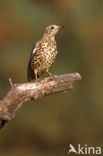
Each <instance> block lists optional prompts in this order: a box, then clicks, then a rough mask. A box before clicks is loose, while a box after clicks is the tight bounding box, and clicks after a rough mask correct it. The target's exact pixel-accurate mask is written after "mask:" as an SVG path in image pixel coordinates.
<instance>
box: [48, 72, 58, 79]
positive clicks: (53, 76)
mask: <svg viewBox="0 0 103 156" xmlns="http://www.w3.org/2000/svg"><path fill="white" fill-rule="evenodd" d="M46 73H47V74H48V75H49V76H51V79H55V78H56V75H53V74H52V73H50V72H49V71H48V70H47V71H46Z"/></svg>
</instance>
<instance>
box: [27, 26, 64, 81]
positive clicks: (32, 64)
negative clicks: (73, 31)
mask: <svg viewBox="0 0 103 156" xmlns="http://www.w3.org/2000/svg"><path fill="white" fill-rule="evenodd" d="M61 28H63V26H59V25H49V26H48V27H47V28H46V29H45V31H44V33H43V36H42V38H41V40H39V41H38V42H37V43H36V45H35V46H34V48H33V50H32V53H31V56H30V59H29V63H28V73H27V80H28V81H32V80H34V79H38V78H39V77H40V75H41V74H42V73H45V72H46V73H48V74H49V75H50V76H51V75H52V74H51V73H50V72H49V68H50V67H51V66H52V64H53V63H54V61H55V58H56V55H57V44H56V41H55V35H56V34H57V33H58V31H59V30H60V29H61Z"/></svg>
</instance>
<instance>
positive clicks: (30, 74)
mask: <svg viewBox="0 0 103 156" xmlns="http://www.w3.org/2000/svg"><path fill="white" fill-rule="evenodd" d="M33 49H34V47H33ZM33 49H32V52H31V54H30V58H29V62H28V70H27V81H31V80H33V79H35V74H34V71H33V70H32V68H31V61H32V57H33Z"/></svg>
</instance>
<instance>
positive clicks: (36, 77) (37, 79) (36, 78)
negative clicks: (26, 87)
mask: <svg viewBox="0 0 103 156" xmlns="http://www.w3.org/2000/svg"><path fill="white" fill-rule="evenodd" d="M34 72H35V80H36V81H37V82H41V80H40V79H39V78H38V73H37V70H35V71H34Z"/></svg>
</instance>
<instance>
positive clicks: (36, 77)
mask: <svg viewBox="0 0 103 156" xmlns="http://www.w3.org/2000/svg"><path fill="white" fill-rule="evenodd" d="M34 73H35V79H36V80H37V79H38V76H37V70H35V71H34Z"/></svg>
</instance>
